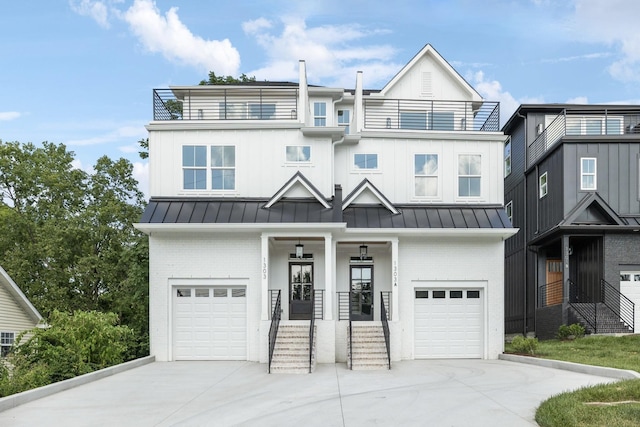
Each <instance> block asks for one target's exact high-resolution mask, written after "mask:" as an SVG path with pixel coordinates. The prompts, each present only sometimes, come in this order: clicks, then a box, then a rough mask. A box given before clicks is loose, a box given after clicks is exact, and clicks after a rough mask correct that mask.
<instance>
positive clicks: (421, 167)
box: [414, 154, 438, 197]
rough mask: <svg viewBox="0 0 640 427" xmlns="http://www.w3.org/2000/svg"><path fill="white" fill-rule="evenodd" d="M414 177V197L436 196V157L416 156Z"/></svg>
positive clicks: (432, 155) (430, 155)
mask: <svg viewBox="0 0 640 427" xmlns="http://www.w3.org/2000/svg"><path fill="white" fill-rule="evenodd" d="M414 177H415V195H416V197H436V196H438V155H437V154H416V155H415V156H414Z"/></svg>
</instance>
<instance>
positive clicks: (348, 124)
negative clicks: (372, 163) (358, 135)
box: [336, 108, 374, 154]
mask: <svg viewBox="0 0 640 427" xmlns="http://www.w3.org/2000/svg"><path fill="white" fill-rule="evenodd" d="M340 111H342V117H344V113H345V112H347V113H348V114H349V121H348V122H346V123H340V114H339V113H340ZM351 117H352V114H351V110H350V109H348V108H340V109H339V110H338V111H336V123H337V124H338V126H341V127H343V128H344V133H345V135H349V133H351V132H350V130H351ZM371 154H374V153H371Z"/></svg>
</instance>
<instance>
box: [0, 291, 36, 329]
mask: <svg viewBox="0 0 640 427" xmlns="http://www.w3.org/2000/svg"><path fill="white" fill-rule="evenodd" d="M36 324H37V322H34V321H33V319H31V317H30V316H29V315H28V314H27V313H26V312H25V310H24V309H23V308H22V306H21V305H20V304H19V303H18V302H17V301H16V300H15V298H14V297H13V295H11V293H9V291H7V289H6V288H5V287H4V286H2V285H0V331H2V332H15V333H16V337H17V336H18V334H19V333H20V332H22V331H24V330H27V329H31V328H34V327H35V326H36Z"/></svg>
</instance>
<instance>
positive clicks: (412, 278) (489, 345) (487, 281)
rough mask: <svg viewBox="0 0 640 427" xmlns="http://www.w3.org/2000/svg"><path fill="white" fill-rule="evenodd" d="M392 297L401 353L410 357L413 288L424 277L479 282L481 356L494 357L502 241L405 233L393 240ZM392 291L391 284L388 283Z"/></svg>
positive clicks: (499, 333)
mask: <svg viewBox="0 0 640 427" xmlns="http://www.w3.org/2000/svg"><path fill="white" fill-rule="evenodd" d="M398 246H399V248H398V249H399V254H398V260H399V261H398V271H399V272H400V276H399V283H398V292H399V295H398V298H399V312H400V313H401V314H400V320H401V322H402V324H403V328H402V349H401V358H402V359H413V358H414V354H413V351H414V300H415V292H414V290H415V288H423V287H425V285H427V286H428V284H429V282H434V281H437V282H447V281H449V282H452V283H454V284H455V287H459V286H464V283H465V282H468V283H472V284H473V287H476V286H477V283H478V282H482V283H484V286H485V288H483V292H482V295H484V297H485V301H486V305H485V306H484V310H485V313H484V320H483V325H482V326H483V328H484V346H485V347H484V349H485V352H484V354H483V357H486V358H488V359H496V358H497V357H498V355H499V354H500V353H501V352H502V351H503V348H504V311H503V307H504V269H503V268H502V266H503V263H504V245H503V242H502V239H501V238H497V239H492V238H477V239H464V238H446V239H445V238H430V237H422V238H409V237H406V238H405V237H403V238H400V240H399V245H398ZM394 292H395V289H394Z"/></svg>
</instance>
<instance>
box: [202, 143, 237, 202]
mask: <svg viewBox="0 0 640 427" xmlns="http://www.w3.org/2000/svg"><path fill="white" fill-rule="evenodd" d="M212 147H233V157H234V162H233V167H230V166H215V167H214V166H213V165H212V164H211V148H212ZM237 151H238V150H237V149H236V146H235V145H222V144H220V145H218V144H212V145H208V146H207V154H208V156H207V164H208V174H207V175H208V176H207V182H208V181H209V180H211V183H210V184H211V186H210V187H208V189H209V190H210V191H214V192H216V193H230V192H235V191H236V188H237V187H238V185H237V180H236V178H237V168H236V164H237V159H238V157H237V155H236V154H237ZM231 169H233V188H213V171H214V170H231Z"/></svg>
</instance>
